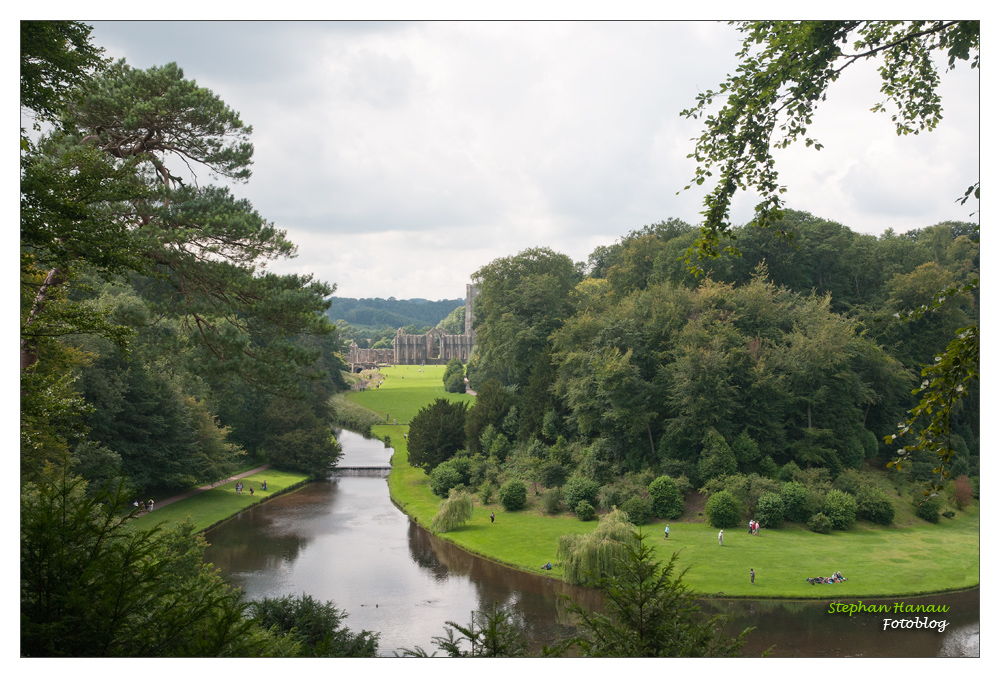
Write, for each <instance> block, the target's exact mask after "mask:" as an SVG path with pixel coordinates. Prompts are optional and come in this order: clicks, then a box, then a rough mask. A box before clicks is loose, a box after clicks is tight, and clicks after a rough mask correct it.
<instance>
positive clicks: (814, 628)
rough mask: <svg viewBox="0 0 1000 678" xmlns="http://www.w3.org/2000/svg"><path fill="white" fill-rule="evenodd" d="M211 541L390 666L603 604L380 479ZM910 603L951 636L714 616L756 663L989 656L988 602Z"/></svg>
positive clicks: (242, 523) (803, 605)
mask: <svg viewBox="0 0 1000 678" xmlns="http://www.w3.org/2000/svg"><path fill="white" fill-rule="evenodd" d="M338 439H339V440H340V442H341V445H342V447H343V448H344V458H343V459H342V460H341V462H340V465H341V466H352V467H367V468H369V469H371V468H373V467H383V468H385V469H388V466H389V455H390V454H391V452H392V450H390V449H387V448H385V447H384V446H383V444H382V443H381V442H380V441H378V440H371V439H365V438H364V437H362V436H360V435H358V434H356V433H352V432H351V431H341V432H340V433H339V434H338ZM207 537H208V541H209V542H210V546H209V548H208V549H207V551H206V555H205V558H206V561H207V562H211V563H213V564H214V565H215V566H216V567H218V568H220V569H221V571H222V574H223V576H224V577H225V578H226V579H227V580H228V581H229V582H230V583H232V584H234V585H236V586H240V587H242V588H243V589H244V591H245V592H246V594H247V595H248V596H249V597H250V598H252V599H259V598H263V597H264V596H271V597H275V596H283V595H287V594H299V593H308V594H310V595H312V596H313V597H315V598H318V599H320V600H332V601H334V603H335V604H336V605H337V607H339V608H340V609H341V610H343V611H344V612H346V613H347V614H348V617H347V619H346V620H345V623H346V624H347V626H349V627H350V628H351V629H353V630H355V631H357V630H361V629H366V630H369V631H378V632H380V633H381V637H380V640H379V651H380V653H381V654H382V655H384V656H393V653H394V652H396V651H398V650H399V649H400V648H413V647H416V646H421V647H423V648H424V649H425V650H427V651H428V652H431V651H434V650H436V647H435V646H434V645H433V640H432V639H433V637H434V636H442V635H444V626H445V622H446V621H454V622H457V623H459V624H463V625H465V624H467V623H468V622H469V618H470V614H471V612H472V611H473V610H477V609H487V608H489V607H490V606H492V604H493V602H494V601H496V602H499V603H501V604H506V605H510V606H511V608H512V609H513V610H514V611H515V613H516V614H517V616H518V617H520V618H521V619H522V620H523V623H524V625H525V629H526V631H527V634H528V636H529V637H531V638H532V639H533V645H532V649H533V650H535V651H538V650H540V649H541V647H542V646H543V645H551V644H552V643H553V642H555V641H556V640H558V639H559V638H563V637H565V636H567V635H569V634H571V633H572V631H573V627H572V625H571V620H570V618H569V614H568V612H567V603H566V601H565V599H564V598H562V595H569V596H572V597H573V599H574V600H576V601H577V602H579V603H580V604H581V605H583V606H584V607H587V608H588V609H596V608H597V607H599V606H600V596H599V595H598V594H597V593H596V592H595V591H593V590H589V589H583V588H580V587H572V586H568V585H567V584H564V583H563V582H560V581H557V580H552V579H549V578H547V577H545V576H541V575H533V574H529V573H525V572H520V571H517V570H512V569H510V568H507V567H504V566H502V565H498V564H496V563H493V562H490V561H488V560H484V559H482V558H478V557H476V556H473V555H471V554H469V553H467V552H465V551H463V550H461V549H459V548H458V547H456V546H454V545H452V544H450V543H448V542H445V541H443V540H440V539H438V538H436V537H434V536H433V535H431V534H430V533H429V532H427V531H426V530H424V529H423V528H421V527H419V526H418V525H416V524H415V523H414V522H413V521H411V520H410V519H409V518H408V517H407V516H406V515H405V514H404V513H403V512H402V511H400V510H399V509H398V508H396V506H395V505H393V504H392V502H391V501H390V500H389V489H388V485H387V483H386V481H385V473H384V472H379V471H378V470H366V471H363V472H353V473H352V472H347V474H339V475H335V476H334V477H332V478H331V479H330V480H328V481H323V482H316V483H310V484H309V485H306V486H305V487H303V488H302V489H300V490H298V491H295V492H293V493H290V494H287V495H283V496H279V497H276V498H274V499H272V500H271V501H268V502H266V503H264V504H260V505H258V506H256V507H255V508H253V509H250V510H248V511H245V512H243V513H241V514H240V515H238V516H236V517H235V518H233V519H232V520H230V521H228V522H226V523H224V524H223V525H221V526H219V527H217V528H215V529H213V530H211V531H210V532H209V533H208V535H207ZM897 600H898V599H893V600H892V601H890V602H892V603H895V602H897ZM844 602H857V601H844ZM871 602H876V601H874V600H871V601H869V600H867V599H866V600H865V603H866V604H868V603H871ZM906 602H907V603H911V604H934V605H940V604H945V605H948V606H949V608H950V610H949V612H948V613H946V614H943V615H940V614H939V615H930V618H931V619H934V620H941V619H943V620H945V621H947V623H948V626H947V627H946V628H945V631H944V632H942V633H939V632H937V631H936V630H931V629H912V628H911V629H888V630H883V629H882V624H883V622H882V619H883V618H889V617H891V618H899V619H903V618H915V617H917V616H918V615H876V614H855V615H851V616H848V615H846V614H830V613H829V609H828V608H829V603H828V602H798V601H766V600H763V601H762V600H756V601H747V600H728V599H717V600H705V601H703V602H702V605H703V608H704V609H705V611H706V612H710V613H717V612H723V613H725V614H728V615H731V616H732V617H733V621H732V622H731V623H730V624H729V626H728V627H727V629H728V630H732V631H733V632H735V631H736V630H738V629H742V628H745V627H746V626H755V627H757V630H755V631H754V632H753V633H752V634H751V636H750V642H748V644H747V646H746V648H745V653H744V654H745V655H747V656H759V655H760V654H761V653H762V652H763V651H764V650H766V649H768V648H772V649H771V654H772V655H774V656H786V657H835V656H866V657H933V656H978V655H979V590H978V589H975V590H973V591H966V592H962V593H956V594H948V595H943V596H934V597H930V598H907V599H906Z"/></svg>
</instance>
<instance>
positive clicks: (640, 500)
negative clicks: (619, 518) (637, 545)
mask: <svg viewBox="0 0 1000 678" xmlns="http://www.w3.org/2000/svg"><path fill="white" fill-rule="evenodd" d="M622 511H624V512H625V515H627V516H628V520H629V522H630V523H632V524H633V525H645V524H646V523H648V522H649V519H650V518H652V517H653V505H652V503H651V502H650V501H649V499H647V498H646V497H638V496H634V497H629V498H628V499H626V500H625V503H624V504H622Z"/></svg>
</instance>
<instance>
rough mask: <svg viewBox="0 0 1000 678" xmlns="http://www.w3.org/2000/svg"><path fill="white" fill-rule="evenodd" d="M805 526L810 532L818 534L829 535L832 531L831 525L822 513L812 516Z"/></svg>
mask: <svg viewBox="0 0 1000 678" xmlns="http://www.w3.org/2000/svg"><path fill="white" fill-rule="evenodd" d="M807 525H808V527H809V529H810V530H812V531H813V532H819V533H820V534H830V530H832V529H833V523H832V522H830V519H829V518H827V517H826V516H825V515H824V514H823V513H817V514H816V515H814V516H813V517H812V518H810V519H809V522H808V523H807Z"/></svg>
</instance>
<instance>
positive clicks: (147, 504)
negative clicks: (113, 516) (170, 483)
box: [132, 499, 153, 511]
mask: <svg viewBox="0 0 1000 678" xmlns="http://www.w3.org/2000/svg"><path fill="white" fill-rule="evenodd" d="M132 506H133V507H135V509H136V510H137V511H152V510H153V500H152V499H150V500H149V501H139V500H138V499H136V500H135V501H134V502H132Z"/></svg>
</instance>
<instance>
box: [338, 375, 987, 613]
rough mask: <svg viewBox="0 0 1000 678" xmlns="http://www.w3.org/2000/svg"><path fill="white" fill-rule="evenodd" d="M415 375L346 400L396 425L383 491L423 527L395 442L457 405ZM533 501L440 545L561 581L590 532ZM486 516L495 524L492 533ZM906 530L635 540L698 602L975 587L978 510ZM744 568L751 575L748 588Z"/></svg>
mask: <svg viewBox="0 0 1000 678" xmlns="http://www.w3.org/2000/svg"><path fill="white" fill-rule="evenodd" d="M422 369H423V371H421V372H417V368H416V367H409V368H407V367H401V366H397V367H394V368H383V372H385V374H386V376H387V379H386V381H385V382H383V384H382V387H381V388H379V389H377V390H371V389H369V390H367V391H365V392H358V393H352V394H350V396H349V397H350V398H351V400H352V401H354V402H356V403H358V404H362V405H365V406H366V407H371V408H372V409H374V410H375V411H377V412H379V413H380V414H381V415H382V416H384V415H385V414H386V413H387V412H388V413H389V414H390V416H395V417H396V420H397V424H396V425H395V426H394V425H391V424H390V425H388V426H386V425H379V426H376V427H374V428H373V429H372V433H373V434H375V435H377V436H379V437H381V438H383V439H385V438H387V437H388V438H389V439H390V442H391V444H392V447H393V448H394V449H395V453H394V455H393V470H392V473H391V475H390V476H389V490H390V493H391V495H392V498H393V501H395V502H396V504H397V505H399V506H400V507H401V508H402V509H403V510H404V511H406V513H408V514H409V515H411V516H412V517H413V518H414V519H415V520H417V522H418V523H420V524H421V525H423V526H424V527H429V525H430V523H431V520H433V518H434V515H435V513H437V510H438V506H439V505H440V499H439V498H438V497H436V496H435V495H434V494H433V493H432V492H431V491H430V486H429V482H428V476H427V475H426V474H424V472H423V471H422V470H419V469H415V468H412V467H410V466H409V464H408V463H407V461H406V459H407V457H406V455H407V450H406V441H405V440H404V439H403V434H404V433H407V432H408V429H409V427H408V426H406V425H405V423H408V422H409V421H410V419H411V418H412V416H413V415H414V414H416V412H417V411H418V410H419V409H420V408H421V407H423V406H424V405H426V404H428V403H429V402H431V401H432V400H433V399H434V398H435V397H449V399H455V396H453V395H452V394H445V393H444V390H443V388H442V383H441V376H442V375H443V373H444V368H443V367H436V366H435V367H426V368H422ZM397 377H398V378H397ZM462 397H466V398H467V397H468V396H462ZM369 403H371V404H370V405H369ZM380 408H381V409H380ZM393 412H396V414H395V415H393V414H392V413H393ZM536 501H537V498H536V497H535V496H533V494H532V493H531V492H530V491H529V502H532V504H529V507H528V509H526V510H524V511H518V512H515V513H507V512H506V511H504V510H503V509H502V508H501V507H499V506H498V505H488V506H481V505H479V504H478V503H477V505H476V509H475V511H474V513H473V518H472V520H471V521H469V523H467V524H466V525H465V526H464V527H462V528H461V529H459V530H456V531H454V532H449V533H447V534H442V535H439V536H440V537H441V538H443V539H447V540H449V541H452V542H454V543H455V544H457V545H459V546H461V547H462V548H464V549H466V550H468V551H471V552H473V553H477V554H479V555H482V556H485V557H487V558H490V559H493V560H497V561H500V562H503V563H506V564H508V565H511V566H513V567H516V568H518V569H522V570H526V571H529V572H540V569H539V568H540V566H541V565H542V564H543V563H545V562H547V561H551V562H552V564H553V570H552V572H546V576H556V577H560V576H561V574H562V568H561V566H560V565H559V564H558V563H557V561H556V559H555V552H556V544H557V540H558V538H559V536H560V535H562V534H567V533H582V532H587V531H589V530H591V529H593V528H594V526H595V525H596V524H597V523H596V522H587V523H584V522H581V521H579V520H577V519H576V518H574V517H572V516H569V515H565V514H564V515H562V516H556V517H550V516H547V515H544V514H543V513H541V511H539V510H538V509H537V508H536V507H535V506H534V503H535V502H536ZM490 511H493V512H494V513H495V514H496V522H495V523H494V524H492V525H491V524H490V519H489V515H490ZM906 522H907V523H909V525H908V526H906V527H890V528H881V527H875V526H872V525H869V524H867V523H859V524H858V525H857V526H856V527H855V528H854V529H852V530H850V531H847V532H834V533H832V534H828V535H821V534H815V533H813V532H810V531H808V530H806V529H805V528H804V527H802V526H788V527H785V528H783V529H780V530H762V532H761V534H760V535H759V536H756V537H751V536H750V535H749V534H747V532H746V529H742V530H741V529H732V530H726V531H725V533H724V540H723V546H721V547H720V546H719V543H718V533H719V531H718V530H717V529H715V528H713V527H711V526H710V525H708V524H707V523H706V522H697V520H696V519H693V518H692V517H689V516H685V518H684V519H682V520H681V521H676V522H671V524H670V526H671V529H670V539H669V540H664V538H663V528H664V525H665V523H664V522H663V521H659V522H657V523H654V524H650V525H646V526H643V528H642V531H643V533H646V534H648V535H649V537H650V543H652V544H654V545H655V546H656V548H657V550H658V552H659V554H660V557H661V559H663V560H665V559H667V558H669V556H670V554H671V553H672V552H674V551H679V552H680V563H681V566H682V567H687V568H689V569H688V572H687V574H686V575H685V581H686V582H687V583H688V585H689V586H690V587H691V588H692V589H693V590H694V591H696V592H698V593H699V594H703V595H716V594H721V595H725V596H733V597H766V598H838V599H851V598H858V597H874V596H900V595H913V594H919V593H930V592H934V591H946V590H954V589H961V588H968V587H971V586H975V585H977V584H978V583H979V511H978V508H969V509H966V511H965V512H959V513H958V514H957V515H956V517H955V518H954V519H951V520H949V519H946V518H942V519H941V522H940V523H939V524H937V525H932V524H930V523H925V522H923V521H917V522H912V521H908V520H907V521H906ZM750 568H753V569H754V570H755V571H756V573H757V577H756V583H755V584H754V585H753V586H751V584H750ZM837 570H839V571H841V572H842V573H843V574H844V575H845V576H847V577H848V581H847V582H844V583H840V584H827V585H816V586H813V585H810V584H808V583H806V581H805V580H806V577H815V576H825V577H829V576H830V575H831V574H833V572H835V571H837Z"/></svg>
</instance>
